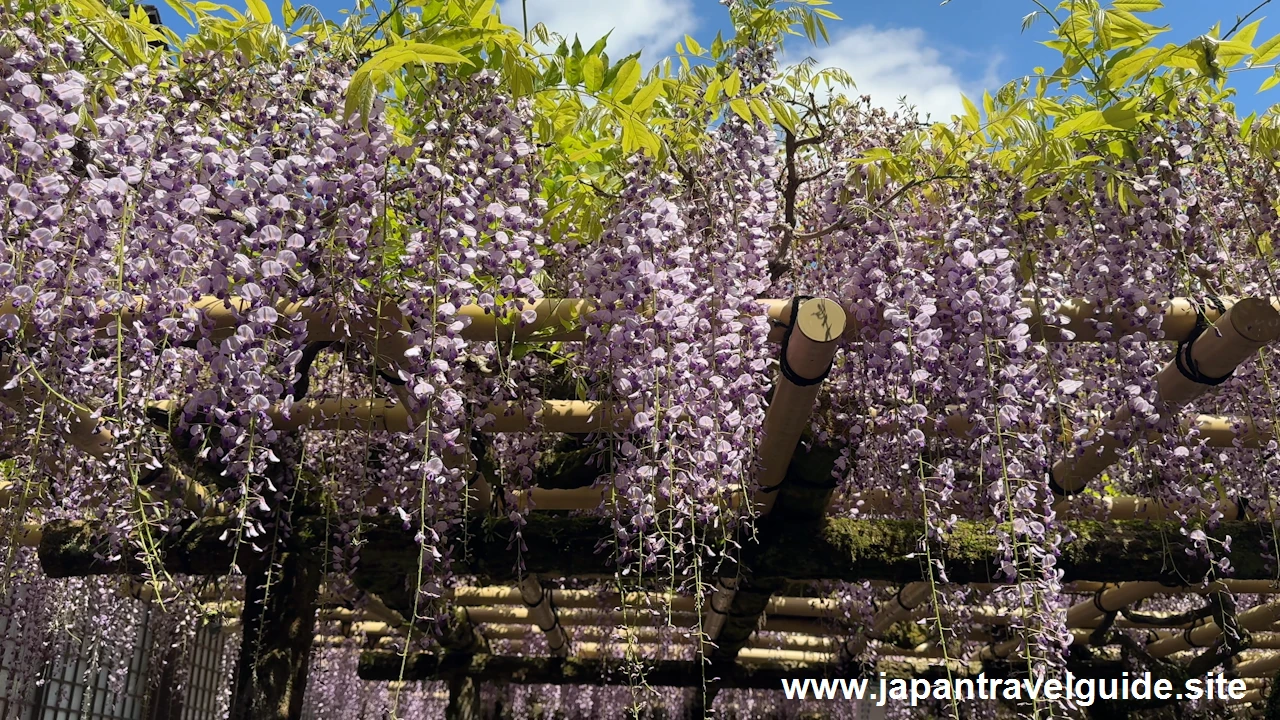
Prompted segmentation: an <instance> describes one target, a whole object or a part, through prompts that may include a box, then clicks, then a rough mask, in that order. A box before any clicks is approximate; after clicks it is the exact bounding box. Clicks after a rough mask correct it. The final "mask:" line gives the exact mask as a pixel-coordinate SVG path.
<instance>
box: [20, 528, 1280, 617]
mask: <svg viewBox="0 0 1280 720" xmlns="http://www.w3.org/2000/svg"><path fill="white" fill-rule="evenodd" d="M299 522H300V523H302V524H304V525H305V524H306V523H307V522H314V523H315V524H316V528H315V530H314V532H312V533H307V534H306V535H305V537H307V538H310V540H309V541H310V542H320V538H324V537H325V533H324V532H323V530H322V528H323V526H324V518H313V519H304V520H300V521H299ZM526 523H527V524H526V525H524V527H523V529H522V535H521V536H522V538H523V540H524V543H525V545H526V547H527V548H528V550H527V552H524V553H522V554H521V555H522V557H523V559H524V562H525V567H526V568H527V569H528V571H529V572H536V573H538V574H540V575H550V576H554V577H567V576H577V577H582V578H585V579H590V578H593V577H612V576H613V567H612V566H611V564H610V561H609V559H608V558H607V557H605V556H603V555H597V554H596V552H595V550H596V546H597V544H598V543H599V542H600V540H601V539H603V538H607V537H610V533H611V532H612V531H611V530H610V528H609V527H608V526H607V525H606V524H604V523H603V522H602V521H601V520H600V519H598V518H590V517H560V516H552V515H531V516H529V517H528V518H526ZM235 525H236V523H235V521H234V520H233V519H231V518H220V517H209V518H202V519H201V520H199V521H195V522H191V523H187V524H185V525H184V526H182V527H180V528H177V529H175V531H174V532H173V533H171V534H169V535H167V536H165V537H164V538H162V539H161V540H160V542H159V547H158V552H159V553H160V557H161V560H162V562H163V564H164V566H165V568H166V569H168V570H169V571H170V572H172V573H177V574H189V575H225V574H227V573H228V570H229V569H230V567H231V564H232V561H233V559H235V560H236V561H237V562H239V563H240V565H241V567H242V568H245V567H248V566H251V565H252V564H253V563H255V562H259V561H260V560H258V559H255V558H257V556H256V555H255V554H253V553H248V552H244V551H243V550H242V551H241V552H240V553H239V555H238V556H237V554H236V550H235V548H234V547H232V546H230V545H229V544H228V543H226V542H225V541H223V540H222V539H221V537H222V534H223V533H224V532H226V531H227V530H228V529H232V530H234V528H235ZM1064 525H1065V527H1066V528H1067V529H1068V530H1070V531H1071V532H1072V533H1073V534H1074V539H1073V540H1072V541H1070V542H1067V543H1064V544H1063V545H1062V552H1061V558H1060V560H1059V562H1058V565H1057V567H1058V568H1059V569H1060V570H1062V571H1063V573H1064V578H1063V580H1064V582H1073V581H1077V580H1082V581H1092V582H1127V581H1147V580H1150V581H1160V580H1165V579H1169V578H1170V577H1171V575H1170V573H1171V572H1172V570H1173V569H1177V570H1180V571H1181V573H1182V576H1183V577H1187V578H1195V577H1201V576H1203V575H1204V574H1205V572H1207V570H1208V568H1207V566H1205V567H1201V566H1200V565H1197V564H1196V563H1197V561H1196V560H1195V559H1194V558H1190V557H1186V555H1185V553H1183V548H1184V547H1186V546H1187V545H1186V543H1187V542H1188V541H1185V540H1183V539H1181V537H1180V533H1179V530H1180V528H1181V525H1180V524H1176V523H1159V522H1140V521H1111V522H1098V521H1082V520H1079V521H1070V522H1067V523H1064ZM994 527H995V526H994V524H993V523H989V522H971V521H959V522H957V523H955V525H954V526H953V527H952V528H951V530H950V537H951V540H950V541H949V542H948V544H947V553H946V557H945V559H943V560H942V562H943V564H944V567H945V569H946V573H947V577H948V579H949V580H950V581H951V582H953V583H959V584H964V583H968V582H980V583H988V582H990V579H991V578H992V577H998V575H999V573H998V572H997V570H998V569H999V564H1000V557H1001V554H1000V549H999V543H998V541H997V539H996V538H995V537H994V536H993V535H992V530H993V528H994ZM512 530H513V528H512V527H511V525H510V522H509V521H506V522H498V523H497V524H495V526H494V528H493V529H492V532H490V533H487V534H485V535H484V536H478V537H474V538H471V540H470V544H471V550H472V556H471V557H468V558H465V559H461V558H460V559H459V560H458V561H457V562H456V563H455V569H456V571H457V572H459V573H460V574H473V575H476V576H480V577H487V578H490V579H493V580H497V581H501V582H507V581H510V582H514V581H515V580H516V578H515V577H514V576H513V575H514V568H515V567H516V565H517V552H518V551H517V549H515V548H512V547H509V544H508V538H509V537H510V536H511V533H512ZM925 530H926V529H925V527H924V523H923V522H920V521H914V520H887V519H869V520H861V519H852V518H825V519H823V520H822V521H821V522H819V523H817V524H816V525H815V526H814V528H813V530H812V531H811V532H805V533H797V532H794V528H792V527H789V526H786V525H785V524H781V523H777V524H766V525H763V526H762V527H761V528H760V531H759V533H758V535H759V537H760V542H759V544H753V543H748V544H747V546H746V547H748V548H754V549H753V550H752V551H751V554H752V556H751V558H750V561H751V562H750V566H749V567H750V568H751V572H752V577H753V578H756V579H758V580H767V579H771V578H772V579H778V580H794V581H819V580H842V581H846V582H855V581H861V580H877V581H885V582H893V583H908V582H913V581H917V580H920V579H922V578H921V570H920V564H919V562H918V561H917V559H916V557H915V556H914V553H915V552H916V550H917V549H918V542H919V538H920V537H923V535H924V533H925ZM41 531H42V533H41V534H42V539H41V542H40V544H39V554H40V560H41V563H42V565H43V567H44V569H45V572H46V574H48V575H50V576H51V577H72V576H83V575H101V574H126V575H133V574H142V573H144V572H146V570H147V568H148V566H147V565H146V564H145V563H142V562H140V561H139V559H138V557H137V555H136V551H130V550H128V549H126V550H125V551H124V552H123V553H122V554H121V556H119V557H109V556H106V555H105V554H104V553H102V552H100V550H102V549H103V548H108V547H111V544H110V540H109V538H110V529H109V527H107V526H105V525H102V524H100V523H98V522H87V521H68V520H58V521H52V522H49V523H47V524H45V525H44V526H42V527H41ZM1270 533H1271V524H1270V523H1267V522H1260V523H1259V522H1240V521H1236V522H1224V523H1221V524H1220V525H1219V526H1218V527H1216V528H1213V529H1211V530H1208V531H1206V534H1207V535H1208V536H1209V537H1211V538H1215V539H1217V540H1219V541H1221V539H1222V538H1223V537H1225V536H1226V535H1231V537H1232V538H1233V542H1232V543H1231V551H1230V552H1229V553H1222V556H1223V557H1226V558H1227V559H1228V560H1229V561H1230V562H1231V563H1232V566H1233V567H1234V568H1235V573H1236V578H1237V579H1239V580H1260V581H1271V580H1273V578H1274V571H1273V570H1272V569H1271V567H1270V564H1269V560H1268V559H1267V556H1266V552H1265V550H1264V548H1266V547H1267V546H1268V543H1267V542H1266V540H1267V539H1268V538H1270V536H1271V535H1270ZM361 534H362V537H363V538H364V539H365V541H366V543H367V544H366V545H365V546H364V547H363V548H362V550H361V563H360V564H359V565H358V566H357V567H356V568H355V570H354V573H355V576H356V577H357V578H361V577H363V578H364V579H365V580H369V581H373V580H375V579H378V578H383V577H385V578H386V582H387V583H388V584H389V585H391V584H393V583H394V581H395V580H396V579H399V578H402V577H403V574H402V573H403V572H405V571H407V568H413V567H416V564H417V562H418V550H417V546H416V544H415V543H414V542H413V541H412V534H411V533H409V532H407V531H405V530H404V529H403V528H402V527H401V526H400V524H399V521H398V520H394V521H393V520H391V519H379V518H371V519H368V520H366V522H365V523H364V524H363V525H362V529H361ZM314 551H316V552H324V549H323V548H322V547H320V546H317V547H315V548H314ZM1184 558H1185V559H1184ZM1170 563H1176V564H1177V567H1176V568H1171V566H1170ZM396 573H401V574H400V575H396ZM379 582H381V580H379ZM375 584H377V583H375ZM368 590H369V591H370V592H374V593H375V594H379V595H380V596H381V597H383V599H384V600H386V599H387V598H386V596H385V595H383V594H382V593H379V592H378V591H377V590H376V589H375V588H372V587H370V588H368Z"/></svg>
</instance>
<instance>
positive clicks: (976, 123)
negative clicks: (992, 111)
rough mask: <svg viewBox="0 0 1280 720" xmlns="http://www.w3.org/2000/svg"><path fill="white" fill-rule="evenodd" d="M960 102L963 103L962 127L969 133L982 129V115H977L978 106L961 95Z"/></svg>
mask: <svg viewBox="0 0 1280 720" xmlns="http://www.w3.org/2000/svg"><path fill="white" fill-rule="evenodd" d="M960 102H962V103H964V118H963V120H964V127H965V129H966V130H968V131H969V132H977V131H978V129H979V128H981V127H982V115H981V114H979V113H978V106H977V105H974V104H973V101H972V100H970V99H969V98H968V97H966V96H964V95H961V96H960Z"/></svg>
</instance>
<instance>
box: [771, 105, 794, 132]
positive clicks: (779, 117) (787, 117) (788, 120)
mask: <svg viewBox="0 0 1280 720" xmlns="http://www.w3.org/2000/svg"><path fill="white" fill-rule="evenodd" d="M769 108H770V109H771V110H773V119H774V121H775V122H777V123H778V124H779V125H781V126H782V127H784V128H786V129H787V130H789V131H790V132H791V134H792V135H794V134H795V132H796V125H797V124H799V123H798V121H799V120H800V118H798V117H797V116H796V114H795V111H794V110H792V109H791V108H789V107H787V104H786V103H782V102H778V101H777V100H773V99H771V100H769Z"/></svg>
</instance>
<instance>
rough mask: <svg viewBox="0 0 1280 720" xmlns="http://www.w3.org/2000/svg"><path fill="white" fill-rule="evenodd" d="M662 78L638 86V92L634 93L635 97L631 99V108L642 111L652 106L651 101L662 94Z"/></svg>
mask: <svg viewBox="0 0 1280 720" xmlns="http://www.w3.org/2000/svg"><path fill="white" fill-rule="evenodd" d="M663 82H664V81H663V80H662V79H661V78H659V79H657V80H654V81H653V82H651V83H649V84H648V85H645V86H644V87H642V88H640V92H637V93H636V96H635V98H634V99H633V100H632V101H631V109H632V110H634V111H636V112H638V113H642V112H645V111H646V110H648V109H649V108H650V107H652V106H653V102H654V101H655V100H657V99H658V96H659V95H661V94H662V85H663Z"/></svg>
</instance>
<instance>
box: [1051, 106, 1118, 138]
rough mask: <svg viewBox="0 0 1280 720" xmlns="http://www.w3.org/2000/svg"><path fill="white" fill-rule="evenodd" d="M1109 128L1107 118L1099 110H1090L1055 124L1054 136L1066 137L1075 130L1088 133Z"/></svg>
mask: <svg viewBox="0 0 1280 720" xmlns="http://www.w3.org/2000/svg"><path fill="white" fill-rule="evenodd" d="M1106 128H1107V118H1106V116H1105V115H1103V114H1102V113H1101V112H1099V111H1097V110H1088V111H1086V112H1082V113H1080V114H1079V115H1077V116H1075V117H1073V118H1071V119H1070V120H1067V121H1065V122H1062V123H1059V124H1057V125H1054V126H1053V136H1054V137H1056V138H1065V137H1067V136H1069V135H1071V133H1073V132H1078V133H1080V134H1082V135H1083V134H1087V133H1091V132H1097V131H1099V130H1103V129H1106Z"/></svg>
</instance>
